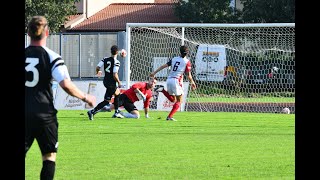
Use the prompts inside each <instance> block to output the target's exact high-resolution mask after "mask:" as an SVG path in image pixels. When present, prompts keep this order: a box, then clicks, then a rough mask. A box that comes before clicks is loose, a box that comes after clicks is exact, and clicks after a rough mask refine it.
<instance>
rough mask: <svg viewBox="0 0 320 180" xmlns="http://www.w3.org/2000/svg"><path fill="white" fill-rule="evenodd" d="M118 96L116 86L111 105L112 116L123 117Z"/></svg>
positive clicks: (118, 92)
mask: <svg viewBox="0 0 320 180" xmlns="http://www.w3.org/2000/svg"><path fill="white" fill-rule="evenodd" d="M119 97H120V89H119V88H117V89H116V90H115V93H114V101H113V105H114V110H115V111H114V114H113V116H112V117H113V118H123V116H122V115H121V114H120V110H119Z"/></svg>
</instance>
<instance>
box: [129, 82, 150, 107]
mask: <svg viewBox="0 0 320 180" xmlns="http://www.w3.org/2000/svg"><path fill="white" fill-rule="evenodd" d="M147 84H148V83H145V82H138V83H135V84H133V85H132V86H131V87H130V88H129V89H128V90H126V91H125V92H123V94H125V95H127V96H128V98H129V99H130V100H131V101H132V102H133V103H134V102H136V101H139V98H138V97H137V95H136V93H135V92H134V90H135V89H139V90H140V91H141V92H142V94H144V95H145V96H146V101H145V102H144V103H143V107H144V108H147V107H149V104H150V99H151V97H152V91H151V89H147Z"/></svg>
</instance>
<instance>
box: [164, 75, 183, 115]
mask: <svg viewBox="0 0 320 180" xmlns="http://www.w3.org/2000/svg"><path fill="white" fill-rule="evenodd" d="M167 88H168V93H169V94H170V95H175V100H176V101H175V103H174V104H173V107H172V109H171V111H170V113H169V115H168V117H167V120H172V121H175V119H174V118H173V115H174V114H175V113H176V112H177V111H178V109H179V108H180V104H181V100H182V95H183V88H182V84H180V83H179V81H178V80H177V79H175V78H170V79H168V80H167Z"/></svg>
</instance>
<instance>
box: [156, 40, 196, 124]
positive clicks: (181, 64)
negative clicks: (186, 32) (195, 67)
mask: <svg viewBox="0 0 320 180" xmlns="http://www.w3.org/2000/svg"><path fill="white" fill-rule="evenodd" d="M188 53H189V49H188V47H187V46H181V47H180V56H177V57H174V58H173V59H171V60H170V61H168V62H167V63H166V64H163V65H162V66H160V67H159V68H158V69H156V70H155V71H154V72H152V73H151V74H150V76H151V77H154V76H155V74H156V73H157V72H159V71H161V70H162V69H164V68H167V67H169V66H171V70H170V72H169V75H168V78H167V91H166V90H164V89H163V88H161V89H160V88H159V89H156V91H158V92H162V93H163V94H164V95H165V96H166V97H167V98H168V99H169V100H170V101H171V102H175V103H174V105H173V107H172V110H171V111H170V113H169V115H168V117H167V120H168V121H176V120H175V119H174V118H173V115H174V114H175V113H176V112H177V110H178V109H179V108H180V104H181V102H182V97H183V75H184V73H186V75H187V77H188V79H189V82H190V84H191V87H192V90H195V89H196V88H197V86H196V84H195V83H194V81H193V78H192V74H191V62H190V60H189V59H188V58H187V54H188Z"/></svg>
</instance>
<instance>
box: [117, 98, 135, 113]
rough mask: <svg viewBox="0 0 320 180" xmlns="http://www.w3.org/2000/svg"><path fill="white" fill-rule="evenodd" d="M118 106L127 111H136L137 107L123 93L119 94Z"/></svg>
mask: <svg viewBox="0 0 320 180" xmlns="http://www.w3.org/2000/svg"><path fill="white" fill-rule="evenodd" d="M120 106H123V107H124V108H125V109H126V110H127V111H128V112H129V113H130V112H131V111H133V110H136V111H138V109H137V107H136V106H135V105H134V104H133V102H132V101H131V100H130V99H129V98H128V96H127V95H125V94H121V95H120V97H119V107H120Z"/></svg>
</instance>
